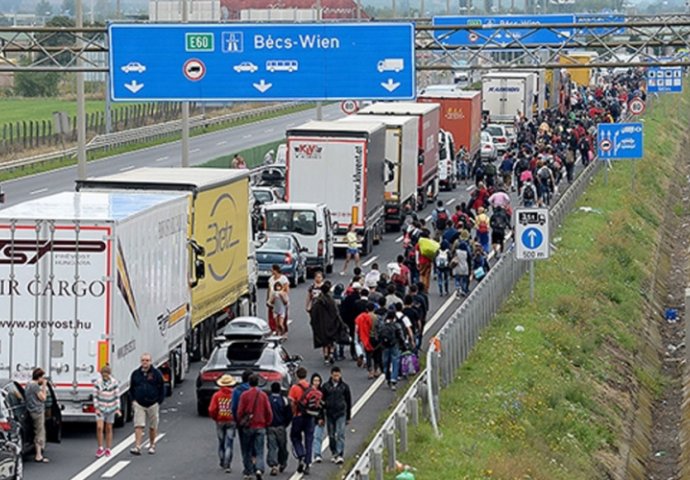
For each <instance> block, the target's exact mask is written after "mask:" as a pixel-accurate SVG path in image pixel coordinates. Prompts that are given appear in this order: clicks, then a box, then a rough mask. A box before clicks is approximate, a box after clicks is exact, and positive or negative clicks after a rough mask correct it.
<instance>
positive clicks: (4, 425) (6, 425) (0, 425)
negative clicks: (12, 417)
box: [0, 421, 12, 432]
mask: <svg viewBox="0 0 690 480" xmlns="http://www.w3.org/2000/svg"><path fill="white" fill-rule="evenodd" d="M0 430H2V431H3V432H9V431H10V430H12V424H11V423H10V422H7V421H4V422H0Z"/></svg>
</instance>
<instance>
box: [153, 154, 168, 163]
mask: <svg viewBox="0 0 690 480" xmlns="http://www.w3.org/2000/svg"><path fill="white" fill-rule="evenodd" d="M168 158H169V157H168V156H167V155H166V156H165V157H158V158H157V159H156V162H164V161H166V160H167V159H168Z"/></svg>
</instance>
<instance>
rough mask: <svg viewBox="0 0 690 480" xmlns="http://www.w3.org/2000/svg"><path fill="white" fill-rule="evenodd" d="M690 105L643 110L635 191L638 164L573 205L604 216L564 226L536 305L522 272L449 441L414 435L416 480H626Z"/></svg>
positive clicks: (463, 395)
mask: <svg viewBox="0 0 690 480" xmlns="http://www.w3.org/2000/svg"><path fill="white" fill-rule="evenodd" d="M689 99H690V95H689V94H687V93H684V94H683V95H682V96H672V95H667V96H665V97H662V98H660V99H658V100H656V101H655V103H654V105H652V108H650V109H649V110H648V114H647V115H646V118H645V144H646V149H645V158H644V160H642V161H640V162H638V163H637V164H636V167H637V174H636V189H635V191H632V189H631V163H630V162H619V163H616V164H615V165H614V171H613V172H612V173H610V174H609V178H608V185H604V179H603V172H600V174H599V175H598V176H597V178H596V179H595V181H594V183H593V184H592V185H591V186H590V188H589V189H588V191H587V192H586V193H585V194H584V195H583V196H582V197H581V199H580V201H579V203H578V207H579V206H588V207H592V208H594V209H596V210H595V211H594V212H584V211H580V210H578V209H577V208H576V210H575V211H574V212H573V213H571V214H570V216H569V217H568V218H567V220H566V221H565V222H564V225H563V226H562V228H561V229H560V230H559V232H558V236H559V237H560V239H559V240H558V241H557V248H558V249H557V250H556V251H555V252H554V253H553V257H552V258H551V259H550V260H548V261H544V262H539V263H538V264H537V266H536V272H537V273H536V302H535V303H534V304H532V303H530V301H529V293H528V292H529V284H528V279H527V277H526V276H525V277H524V278H523V279H522V280H521V281H520V283H519V284H518V286H517V288H516V290H515V291H514V293H513V295H512V296H511V297H510V299H509V300H508V302H507V303H506V304H505V305H504V307H503V308H502V310H501V312H500V313H499V315H497V317H496V318H495V320H494V321H493V323H492V325H491V327H489V328H488V329H487V330H486V331H485V332H484V334H483V335H482V339H481V341H479V342H478V344H477V346H476V347H475V349H474V351H473V353H472V355H471V356H470V358H469V360H468V361H467V362H466V363H465V364H464V366H463V367H462V368H461V369H460V370H459V373H458V375H457V378H456V379H455V382H454V383H453V384H452V385H451V386H450V387H449V388H448V389H446V390H443V391H442V394H441V412H442V418H441V429H442V432H443V437H442V438H441V439H440V440H437V439H436V438H435V437H434V435H433V432H432V430H431V428H430V426H429V425H428V424H426V423H425V424H423V425H422V426H421V427H419V428H418V429H414V430H413V431H412V432H411V437H410V438H411V440H412V441H411V445H410V452H409V453H406V454H404V455H402V459H403V460H404V462H405V463H408V464H410V465H412V466H414V467H416V468H417V469H418V471H417V472H416V473H415V476H416V478H417V480H424V479H465V478H467V479H482V478H501V479H518V478H519V479H549V480H554V479H563V480H579V479H582V480H584V479H587V480H590V479H597V478H623V475H624V474H623V471H624V470H623V467H624V462H625V458H622V457H624V456H625V452H627V451H628V445H627V444H626V443H627V437H628V436H629V434H630V431H631V428H630V426H631V423H632V420H633V419H635V417H636V416H637V415H639V414H640V410H637V407H638V403H640V402H638V400H640V398H645V397H647V398H648V397H652V398H654V397H655V396H658V395H659V393H660V392H661V390H662V388H663V379H662V376H661V374H660V373H659V369H658V363H656V362H655V360H656V358H655V357H656V350H653V352H652V353H651V354H650V353H649V352H650V350H652V349H653V348H655V347H656V345H655V339H654V332H655V328H649V326H650V322H658V321H662V320H661V319H660V318H656V317H654V318H651V319H650V318H647V316H646V315H647V312H648V310H647V309H648V308H649V303H648V300H647V299H646V298H645V297H646V295H647V294H648V293H649V284H650V282H651V277H652V275H653V272H654V269H655V268H656V265H655V257H654V256H655V251H656V246H657V242H658V239H659V233H658V229H659V226H660V224H661V222H662V219H663V213H664V211H663V205H665V201H666V200H665V197H666V195H667V186H668V184H669V182H670V180H671V177H672V175H673V164H674V158H675V157H676V156H677V155H678V152H679V150H680V146H681V144H682V139H683V138H684V137H685V136H686V135H687V134H686V130H687V125H688V124H689V123H690V101H689ZM518 325H522V326H523V327H524V332H518V331H516V330H515V327H516V326H518ZM643 358H644V360H643ZM650 358H651V360H650ZM645 403H648V402H645ZM631 450H632V451H639V450H640V448H639V447H638V446H634V447H632V448H631ZM641 450H645V448H644V447H643V448H641ZM638 456H639V455H638ZM609 475H610V476H609ZM392 477H393V476H392V475H390V476H389V477H388V478H392Z"/></svg>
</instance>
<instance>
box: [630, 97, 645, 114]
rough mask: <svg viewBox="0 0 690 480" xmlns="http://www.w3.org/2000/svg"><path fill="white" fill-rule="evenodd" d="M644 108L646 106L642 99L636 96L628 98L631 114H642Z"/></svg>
mask: <svg viewBox="0 0 690 480" xmlns="http://www.w3.org/2000/svg"><path fill="white" fill-rule="evenodd" d="M646 108H647V106H646V105H645V103H644V100H642V99H641V98H638V97H635V98H633V99H632V100H630V103H628V109H629V110H630V113H632V114H633V115H642V114H643V113H644V111H645V109H646Z"/></svg>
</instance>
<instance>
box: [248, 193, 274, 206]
mask: <svg viewBox="0 0 690 480" xmlns="http://www.w3.org/2000/svg"><path fill="white" fill-rule="evenodd" d="M253 192H254V198H255V199H256V201H257V202H259V203H268V202H271V201H272V200H273V196H272V195H271V192H269V191H268V190H253Z"/></svg>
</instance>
